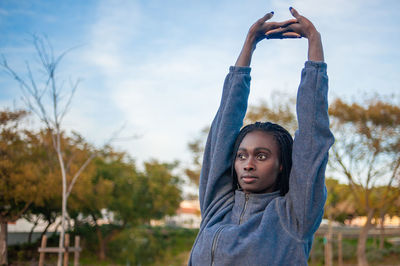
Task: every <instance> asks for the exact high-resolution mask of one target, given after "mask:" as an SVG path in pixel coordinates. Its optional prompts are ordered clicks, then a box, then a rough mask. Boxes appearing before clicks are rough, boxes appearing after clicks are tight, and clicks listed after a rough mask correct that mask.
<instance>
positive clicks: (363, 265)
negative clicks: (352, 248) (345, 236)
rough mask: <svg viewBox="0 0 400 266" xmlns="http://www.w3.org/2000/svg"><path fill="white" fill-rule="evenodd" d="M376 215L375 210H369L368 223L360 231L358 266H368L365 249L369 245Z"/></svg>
mask: <svg viewBox="0 0 400 266" xmlns="http://www.w3.org/2000/svg"><path fill="white" fill-rule="evenodd" d="M373 215H374V210H372V209H371V210H368V216H367V221H366V223H365V224H364V226H363V227H362V228H361V230H360V235H359V236H358V244H357V263H358V266H368V261H367V256H366V254H365V248H366V244H367V238H368V231H369V229H371V221H372V217H373Z"/></svg>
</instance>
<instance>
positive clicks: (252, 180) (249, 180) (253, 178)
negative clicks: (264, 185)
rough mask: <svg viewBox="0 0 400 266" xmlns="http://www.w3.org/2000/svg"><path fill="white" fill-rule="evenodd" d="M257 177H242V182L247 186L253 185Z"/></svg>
mask: <svg viewBox="0 0 400 266" xmlns="http://www.w3.org/2000/svg"><path fill="white" fill-rule="evenodd" d="M256 179H257V177H255V176H242V180H243V182H244V183H246V184H251V183H254V182H255V181H256Z"/></svg>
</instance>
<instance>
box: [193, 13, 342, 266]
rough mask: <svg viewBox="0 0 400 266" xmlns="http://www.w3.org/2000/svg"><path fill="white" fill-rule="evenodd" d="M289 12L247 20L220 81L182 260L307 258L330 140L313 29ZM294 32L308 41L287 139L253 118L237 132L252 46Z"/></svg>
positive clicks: (324, 81)
mask: <svg viewBox="0 0 400 266" xmlns="http://www.w3.org/2000/svg"><path fill="white" fill-rule="evenodd" d="M290 12H291V13H292V15H293V16H294V19H292V20H288V21H284V22H267V21H268V20H269V19H270V18H271V17H272V15H273V12H271V13H268V14H266V15H265V16H264V17H263V18H261V19H259V20H258V21H257V22H256V23H254V25H252V26H251V28H250V30H249V32H248V35H247V38H246V41H245V43H244V46H243V49H242V51H241V53H240V55H239V58H238V60H237V62H236V65H235V66H233V67H230V71H229V74H228V76H227V77H226V79H225V83H224V89H223V93H222V101H221V105H220V107H219V109H218V112H217V115H216V117H215V119H214V121H213V123H212V126H211V130H210V134H209V136H208V139H207V144H206V149H205V153H204V161H203V168H202V172H201V178H200V195H199V197H200V207H201V214H202V223H201V226H200V231H199V234H198V236H197V238H196V241H195V243H194V245H193V248H192V253H191V257H190V261H189V265H202V266H203V265H306V264H307V260H308V257H309V253H310V249H311V245H312V240H313V235H314V233H315V231H316V230H317V228H318V226H319V225H320V222H321V219H322V215H323V207H324V203H325V199H326V189H325V182H324V174H325V167H326V163H327V160H328V150H329V148H330V146H331V145H332V144H333V141H334V139H333V136H332V134H331V132H330V130H329V120H328V113H327V109H328V103H327V90H328V78H327V74H326V64H325V63H324V62H323V61H324V56H323V51H322V43H321V37H320V34H319V33H318V31H317V30H316V29H315V27H314V26H313V24H312V23H311V22H310V21H309V20H308V19H306V18H305V17H303V16H301V15H299V14H298V12H297V11H296V10H295V9H293V8H290ZM300 37H304V38H307V39H308V61H307V62H306V63H305V67H304V69H303V71H302V75H301V82H300V86H299V89H298V95H297V115H298V123H299V128H298V130H297V132H296V134H295V140H294V142H293V140H292V137H291V136H290V134H289V133H288V132H287V131H286V130H285V129H283V128H282V127H280V126H279V125H276V124H273V123H259V122H257V123H255V124H252V125H249V126H246V127H244V128H243V129H242V130H241V131H240V128H241V126H242V123H243V118H244V116H245V113H246V109H247V98H248V94H249V89H250V67H249V66H250V61H251V57H252V53H253V52H254V50H255V48H256V44H257V43H258V42H259V41H261V40H263V39H275V38H300ZM239 131H240V132H239ZM292 149H293V154H292Z"/></svg>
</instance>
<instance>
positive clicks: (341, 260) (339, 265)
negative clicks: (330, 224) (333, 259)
mask: <svg viewBox="0 0 400 266" xmlns="http://www.w3.org/2000/svg"><path fill="white" fill-rule="evenodd" d="M342 239H343V235H342V233H341V232H339V233H338V266H343V252H342Z"/></svg>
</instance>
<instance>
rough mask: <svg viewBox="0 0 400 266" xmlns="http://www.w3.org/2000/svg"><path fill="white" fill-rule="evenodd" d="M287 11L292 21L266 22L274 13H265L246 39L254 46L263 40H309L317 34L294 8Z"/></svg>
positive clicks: (312, 26) (311, 25) (251, 28)
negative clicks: (302, 38)
mask: <svg viewBox="0 0 400 266" xmlns="http://www.w3.org/2000/svg"><path fill="white" fill-rule="evenodd" d="M289 10H290V13H291V14H292V16H293V17H294V19H289V20H286V21H282V22H267V21H268V20H269V19H271V18H272V16H273V15H274V12H270V13H267V14H266V15H265V16H263V17H262V18H260V19H259V20H257V21H256V22H255V23H254V24H253V25H252V26H251V27H250V30H249V33H248V38H249V39H250V40H251V41H252V42H253V44H254V45H255V44H257V43H258V42H259V41H261V40H263V39H265V38H267V39H289V38H301V37H304V38H310V37H311V36H312V35H313V34H314V33H317V30H316V29H315V27H314V25H313V24H312V23H311V21H309V20H308V19H307V18H305V17H303V16H301V15H300V14H299V13H298V12H297V11H296V10H295V9H294V8H292V7H291V8H289Z"/></svg>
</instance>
